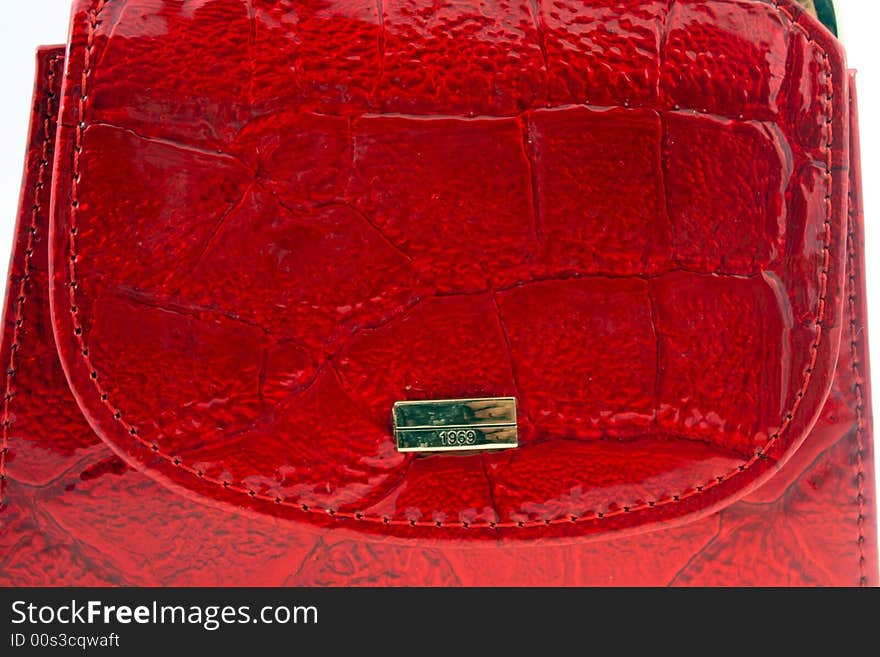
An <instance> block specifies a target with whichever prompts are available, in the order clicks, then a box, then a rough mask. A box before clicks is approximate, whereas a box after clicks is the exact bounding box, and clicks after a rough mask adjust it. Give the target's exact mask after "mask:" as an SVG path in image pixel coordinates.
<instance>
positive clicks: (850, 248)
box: [847, 191, 868, 586]
mask: <svg viewBox="0 0 880 657" xmlns="http://www.w3.org/2000/svg"><path fill="white" fill-rule="evenodd" d="M854 221H855V212H854V210H853V195H852V191H850V194H849V222H848V226H849V228H848V229H847V241H848V244H847V258H848V261H849V274H848V276H847V279H848V282H849V314H850V319H849V330H850V349H851V354H852V355H851V358H850V361H851V362H852V372H853V378H854V380H855V382H854V383H853V396H854V398H855V401H856V409H855V410H856V450H857V451H856V487H857V493H856V505H857V508H858V512H859V515H858V517H857V518H856V528H857V530H858V534H857V538H856V541H857V543H858V547H859V586H867V585H868V574H867V572H866V570H865V567H866V564H867V557H866V556H865V522H866V518H865V459H864V449H865V445H864V437H865V386H864V384H863V379H862V371H861V367H860V360H859V354H860V353H861V336H862V334H863V332H864V327H859V325H858V324H859V321H858V314H859V313H858V304H857V301H858V292H859V289H858V285H857V284H856V269H855V265H856V233H855V225H854ZM860 328H861V329H862V330H859V329H860Z"/></svg>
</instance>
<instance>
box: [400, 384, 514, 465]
mask: <svg viewBox="0 0 880 657" xmlns="http://www.w3.org/2000/svg"><path fill="white" fill-rule="evenodd" d="M394 436H395V438H396V439H397V449H398V450H399V451H401V452H447V451H461V450H487V449H510V448H512V447H517V446H518V445H519V442H518V440H517V430H516V399H515V398H513V397H496V398H492V399H438V400H427V401H403V402H397V403H396V404H395V405H394Z"/></svg>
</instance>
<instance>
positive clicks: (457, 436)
mask: <svg viewBox="0 0 880 657" xmlns="http://www.w3.org/2000/svg"><path fill="white" fill-rule="evenodd" d="M438 435H439V437H440V442H441V443H442V444H443V446H445V447H456V446H459V445H473V444H474V443H476V442H477V432H476V431H474V430H473V429H453V430H447V431H441V432H440V433H439V434H438Z"/></svg>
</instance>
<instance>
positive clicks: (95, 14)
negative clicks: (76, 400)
mask: <svg viewBox="0 0 880 657" xmlns="http://www.w3.org/2000/svg"><path fill="white" fill-rule="evenodd" d="M108 2H110V0H98V2H97V5H96V6H95V7H94V8H93V9H90V10H89V29H88V38H87V42H86V47H85V53H84V65H83V72H82V78H81V87H80V89H81V91H80V99H79V103H78V112H79V122H78V123H77V124H76V135H75V143H74V149H73V150H74V154H73V180H72V183H71V215H70V216H71V227H70V259H69V264H68V275H69V281H70V282H69V297H70V314H71V321H72V323H73V328H74V335H75V336H76V339H77V342H78V343H79V346H80V351H81V354H82V361H83V363H84V364H85V365H86V367H87V368H88V370H87V371H88V372H89V375H90V379H91V382H92V385H93V386H94V388H95V390H96V391H97V392H98V394H99V395H100V398H101V402H102V404H103V405H104V406H106V407H107V409H108V410H109V411H110V413H111V415H112V416H113V418H114V419H115V420H116V422H117V423H119V424H120V426H122V427H123V428H124V429H125V430H126V431H127V432H128V433H129V434H130V435H131V436H132V438H134V440H135V441H136V442H138V443H140V444H141V445H142V446H143V447H145V448H147V449H149V450H151V451H152V453H153V455H154V456H156V457H158V458H161V459H162V460H164V461H166V462H167V463H170V464H171V465H173V466H175V467H177V468H180V469H181V470H184V471H186V472H189V473H191V474H193V475H195V476H197V477H199V478H200V479H202V480H203V481H207V482H210V483H212V484H216V485H217V486H221V487H222V488H223V489H225V490H228V491H233V492H236V493H241V494H243V495H248V496H249V497H251V498H252V499H255V500H260V501H264V502H269V503H272V504H275V505H278V506H285V507H289V508H295V509H298V510H300V511H303V512H305V513H312V514H322V515H330V516H332V517H334V518H344V519H348V520H355V521H358V522H373V523H382V524H385V525H398V526H408V527H443V526H446V527H450V526H452V527H461V528H465V529H468V528H487V529H488V528H491V529H499V528H528V527H546V526H550V525H557V524H562V523H566V524H568V523H576V522H584V521H591V520H602V519H607V518H613V517H616V516H620V515H624V514H628V513H634V512H637V511H643V510H647V509H657V508H660V507H663V506H666V505H669V504H675V503H678V502H683V501H685V500H688V499H690V498H691V497H694V496H696V495H701V494H702V493H705V492H706V491H709V490H711V489H713V488H715V487H717V486H720V485H721V484H722V483H724V482H725V481H728V480H730V479H732V478H734V477H736V476H737V475H739V474H742V473H744V472H746V471H747V470H748V469H749V468H750V467H752V466H753V465H754V464H755V463H758V462H759V461H763V460H766V459H767V456H766V453H767V452H768V451H769V450H770V449H772V447H773V446H774V445H775V444H776V442H777V441H778V440H779V438H780V436H781V435H782V434H783V433H784V432H785V431H786V430H787V429H788V427H789V426H791V423H792V422H793V420H794V416H795V414H796V413H797V410H798V409H799V408H800V405H801V403H802V401H803V399H804V398H805V396H806V392H807V389H808V387H809V384H810V381H811V380H812V375H813V372H814V370H815V367H816V362H817V360H818V352H819V347H820V346H821V344H822V340H823V337H824V335H825V329H824V321H825V311H826V299H827V295H828V283H829V268H830V266H831V242H832V235H831V223H832V217H833V205H832V190H833V174H832V162H833V159H832V158H833V154H832V152H831V149H832V146H833V128H832V124H833V118H834V102H833V101H834V85H833V70H832V68H831V61H830V58H829V56H828V53H827V52H826V51H825V50H824V49H823V48H822V46H821V45H820V44H819V43H817V42H816V41H815V40H814V39H813V38H810V43H811V44H813V46H814V47H815V48H816V49H817V50H818V51H819V52H820V53H821V54H822V59H823V62H824V64H825V84H826V87H827V93H826V94H825V95H824V109H825V112H826V115H825V117H826V121H825V130H826V134H825V136H824V139H823V143H822V146H821V149H822V153H823V155H824V156H825V176H824V178H825V180H826V184H827V191H826V195H825V222H824V226H825V234H824V244H823V247H822V252H823V262H822V268H821V270H820V272H819V298H818V300H817V305H816V321H815V324H814V326H815V329H816V339H815V340H814V341H813V344H812V345H810V351H811V352H812V353H811V356H810V359H809V362H808V364H807V366H806V368H805V369H804V380H803V384H802V386H801V388H800V390H799V392H798V393H797V395H796V398H795V401H794V403H793V405H792V407H791V410H789V411H788V412H787V413H786V414H785V415H784V416H783V421H782V424H781V425H780V427H779V429H777V430H776V432H775V433H773V434H772V435H771V436H770V437H769V439H768V440H767V442H766V443H765V444H764V445H763V446H762V447H760V448H758V449H757V450H755V454H754V455H753V456H752V457H751V458H750V459H749V460H747V461H745V462H744V463H742V464H741V465H739V466H738V467H737V468H735V469H734V470H732V471H731V472H729V473H727V474H725V475H721V476H718V477H715V478H713V479H711V480H709V481H708V482H706V483H705V484H703V485H701V486H695V487H693V488H691V489H688V490H686V491H684V492H682V493H680V494H678V495H672V496H664V497H662V498H660V499H656V500H649V501H645V502H639V503H633V504H628V505H623V504H610V505H609V508H608V510H606V511H597V510H595V511H590V512H587V513H585V514H582V515H580V516H575V515H571V514H566V515H564V516H562V517H558V518H547V519H542V520H530V521H509V522H495V521H492V522H480V523H471V522H447V523H442V522H439V521H434V520H421V521H419V520H416V521H414V520H411V519H406V518H391V517H388V516H368V515H366V514H364V513H363V512H360V511H358V512H343V511H337V510H336V509H331V508H318V507H315V508H313V507H310V506H308V505H307V504H304V503H302V501H298V500H284V499H281V498H279V497H277V496H274V495H265V494H262V493H258V492H257V491H255V490H253V489H251V488H247V487H245V486H241V485H238V484H233V483H231V482H229V481H224V480H221V479H217V478H214V477H210V476H208V475H206V474H205V473H204V472H202V471H200V470H198V469H196V468H193V467H191V466H188V465H186V464H184V463H183V461H182V460H181V459H180V458H178V457H176V456H172V455H169V454H166V453H164V452H162V451H161V448H160V447H159V445H158V444H157V443H155V442H151V441H147V440H146V439H144V438H142V437H141V436H139V435H138V431H137V428H136V427H134V426H133V425H131V424H129V423H127V422H126V421H125V420H123V419H122V411H121V410H120V409H118V408H116V407H115V406H114V405H113V404H112V403H111V401H110V394H109V393H108V392H107V391H106V389H105V388H104V387H103V386H102V384H101V382H100V376H99V374H98V371H97V370H96V369H95V368H94V366H93V365H92V362H91V359H90V357H89V349H88V345H87V344H86V342H85V338H84V335H83V328H82V325H80V324H79V323H78V320H77V317H78V314H79V308H78V305H77V300H76V291H77V289H78V287H79V284H78V282H77V277H76V262H77V258H78V253H77V247H76V236H77V225H76V219H77V214H78V208H79V200H78V199H79V181H80V172H81V171H80V160H81V156H82V153H83V136H84V134H85V129H86V127H87V124H86V121H85V115H86V106H87V102H88V98H89V89H88V83H89V75H90V74H91V65H92V58H93V55H94V46H95V34H96V32H97V28H98V18H99V16H100V14H101V11H102V10H103V8H104V7H105V6H106V4H107V3H108ZM773 6H774V7H775V8H776V10H777V11H778V12H779V13H780V14H782V15H784V16H786V17H787V18H788V19H789V20H790V21H791V22H792V24H794V25H797V20H796V19H795V18H794V16H793V14H792V13H791V12H790V11H789V10H788V9H786V8H784V7H782V6H780V4H779V0H774V2H773ZM801 27H803V26H801Z"/></svg>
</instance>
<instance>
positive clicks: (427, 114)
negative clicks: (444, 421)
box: [51, 0, 848, 539]
mask: <svg viewBox="0 0 880 657" xmlns="http://www.w3.org/2000/svg"><path fill="white" fill-rule="evenodd" d="M846 96H847V84H846V77H845V74H844V61H843V55H842V52H841V50H840V47H839V45H838V44H837V42H836V40H835V39H834V38H833V37H832V36H831V35H830V34H829V33H828V32H827V31H826V30H825V29H824V28H823V27H822V26H821V25H820V24H819V23H818V22H817V21H816V20H815V19H814V18H812V17H810V16H808V15H806V14H805V13H803V11H802V10H801V9H800V7H798V6H797V5H796V4H795V3H794V2H790V1H788V0H785V1H780V2H769V1H768V2H763V1H739V0H737V1H734V0H678V1H677V2H673V3H670V2H668V1H667V0H663V1H659V0H656V1H650V0H647V1H641V2H620V1H617V0H615V1H611V0H602V1H598V2H592V3H588V4H584V3H582V2H552V3H551V2H549V1H547V2H544V1H540V0H539V1H538V2H528V1H525V0H524V1H522V2H514V3H510V4H509V5H508V4H505V5H503V6H501V5H499V6H495V5H491V6H487V5H486V4H485V3H480V2H476V1H474V2H469V1H466V2H461V3H456V4H454V5H443V6H439V5H438V6H429V5H428V3H425V2H423V1H418V0H401V1H392V0H384V1H383V2H379V3H376V2H374V0H364V1H359V0H345V1H342V0H339V1H333V0H321V1H320V2H315V1H311V0H302V1H297V2H268V1H262V0H251V1H245V0H207V1H206V0H185V1H183V2H177V3H163V2H154V1H151V0H129V1H128V2H121V1H119V0H79V1H78V2H76V3H75V9H74V18H73V31H72V45H71V49H70V57H69V60H68V63H67V70H66V75H65V80H64V90H63V104H62V110H61V112H62V113H61V116H62V126H61V127H60V130H59V138H58V147H57V156H56V157H57V159H56V169H55V172H56V173H55V178H54V181H53V183H54V186H53V217H52V222H53V224H52V230H53V235H52V247H51V248H52V254H51V258H52V267H53V269H52V289H51V294H52V304H53V305H52V311H53V320H54V326H55V331H56V338H57V341H58V345H59V352H60V355H61V359H62V362H63V365H64V368H65V371H66V374H67V376H68V378H69V380H70V384H71V388H72V389H73V391H74V393H75V395H76V397H77V400H78V402H79V403H80V405H81V407H82V409H83V412H84V413H85V415H86V416H87V417H88V419H89V421H90V423H91V424H92V426H93V427H94V428H95V430H96V432H97V433H98V434H99V435H100V436H101V438H102V439H103V440H105V441H106V442H107V443H108V444H109V445H110V446H111V447H113V449H114V450H116V451H117V452H118V453H119V454H120V455H122V456H123V457H124V458H125V459H126V460H127V461H128V462H129V463H131V464H132V465H134V466H136V467H138V468H140V469H142V470H144V471H146V472H149V473H150V474H151V475H152V476H154V477H156V478H157V479H159V480H161V481H163V482H165V483H167V484H169V485H171V486H174V487H175V488H177V489H178V490H180V491H183V492H185V493H186V494H190V495H193V496H196V497H198V498H199V499H209V500H211V501H214V502H221V503H224V504H228V505H232V506H234V507H236V508H240V509H251V510H257V511H261V512H265V513H270V514H274V515H279V516H283V517H285V518H290V519H294V520H302V521H307V522H312V523H318V524H344V525H348V526H351V527H352V528H354V529H358V530H362V531H375V532H381V533H388V534H395V535H403V536H425V537H438V538H442V537H447V536H451V537H456V538H460V537H462V536H467V537H472V538H474V539H481V538H497V537H498V536H505V537H508V536H509V537H510V538H512V539H516V538H520V537H528V538H534V536H535V535H536V534H541V535H544V536H548V537H555V536H564V537H571V536H595V535H602V534H606V533H608V532H611V531H619V530H624V529H639V530H640V529H643V528H646V527H649V526H656V525H657V524H658V523H661V522H663V523H668V522H671V521H678V520H680V519H681V518H684V517H687V516H692V515H693V514H697V513H705V512H707V511H709V510H711V509H715V508H718V507H719V506H721V505H726V504H729V503H730V502H731V501H733V500H735V499H737V498H739V497H741V496H742V495H743V494H745V493H746V492H747V491H748V490H751V489H753V488H754V487H755V486H756V485H757V484H758V483H760V481H761V480H762V479H763V478H764V477H766V476H768V475H769V474H770V473H772V472H773V471H774V469H775V468H777V467H779V465H780V464H781V463H782V462H784V461H785V460H787V459H788V458H789V457H790V456H791V454H792V453H793V451H794V450H796V449H797V448H798V446H799V445H800V443H801V441H802V440H803V438H804V436H805V435H806V432H807V431H808V430H809V429H810V428H811V427H812V425H813V423H814V421H815V418H816V416H817V414H818V412H819V410H820V408H821V405H822V403H823V401H824V399H825V397H826V396H827V394H828V390H829V387H830V382H831V378H832V374H833V369H834V362H835V359H836V356H837V353H838V348H839V341H840V317H841V308H842V304H841V298H842V283H843V275H844V270H843V259H844V252H843V249H844V244H845V235H846V230H845V220H846V219H845V210H846V201H845V196H846V192H847V175H846V171H847V167H848V149H847V146H846V144H847V102H846ZM502 396H510V397H516V399H517V401H518V408H519V430H520V447H518V448H517V449H515V450H510V451H504V452H498V453H492V454H488V453H487V454H473V453H470V454H435V455H430V456H422V455H411V454H401V453H399V452H398V451H397V450H396V449H395V445H394V440H393V432H392V426H391V409H392V406H393V404H394V403H395V402H397V401H401V400H419V399H444V398H477V397H502Z"/></svg>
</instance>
